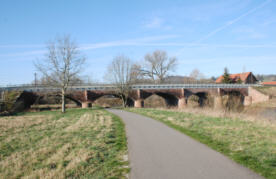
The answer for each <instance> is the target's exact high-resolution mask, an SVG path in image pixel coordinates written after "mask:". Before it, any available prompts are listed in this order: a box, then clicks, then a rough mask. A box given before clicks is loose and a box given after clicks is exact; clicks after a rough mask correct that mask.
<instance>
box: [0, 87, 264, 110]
mask: <svg viewBox="0 0 276 179" xmlns="http://www.w3.org/2000/svg"><path fill="white" fill-rule="evenodd" d="M258 86H261V85H256V84H160V85H156V84H155V85H149V84H146V85H141V84H140V85H132V87H131V91H130V94H129V97H128V100H127V104H128V105H129V106H134V107H143V106H144V100H145V99H146V98H148V97H149V96H151V95H154V94H155V95H158V96H160V97H162V98H163V99H164V100H165V102H166V104H167V105H168V106H178V107H179V108H185V106H186V104H187V101H188V99H189V97H190V96H191V95H196V96H198V97H199V101H198V102H199V104H202V103H203V101H204V100H205V99H206V98H207V96H211V97H213V98H214V107H215V108H219V107H220V106H221V105H222V96H223V95H228V94H239V95H241V96H242V98H243V104H244V105H250V104H252V103H254V102H255V101H262V100H263V101H264V100H267V98H268V99H269V97H267V96H262V94H259V92H257V91H256V90H254V89H253V88H252V87H258ZM12 90H17V91H24V92H25V94H27V93H28V94H29V95H28V96H30V94H33V96H34V97H33V98H32V102H34V103H35V101H38V100H39V98H41V97H43V96H44V95H45V94H53V95H59V93H58V91H59V89H58V88H51V87H44V86H32V85H29V86H10V87H5V88H0V91H2V92H4V91H12ZM106 95H109V96H110V95H112V96H114V97H118V93H117V91H116V87H115V86H113V85H89V86H88V85H87V86H73V87H71V88H70V89H68V92H67V95H66V98H68V99H70V100H72V101H74V102H75V103H76V104H77V105H79V106H82V107H83V108H86V107H90V106H92V103H93V102H95V101H96V100H97V99H98V98H100V97H102V96H106ZM34 98H35V99H36V100H34ZM260 98H263V99H261V100H260Z"/></svg>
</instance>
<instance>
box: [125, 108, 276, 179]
mask: <svg viewBox="0 0 276 179" xmlns="http://www.w3.org/2000/svg"><path fill="white" fill-rule="evenodd" d="M127 110H128V111H131V112H135V113H139V114H142V115H145V116H148V117H151V118H153V119H156V120H158V121H161V122H163V123H165V124H166V125H168V126H170V127H172V128H174V129H176V130H178V131H180V132H183V133H185V134H187V135H189V136H191V137H193V138H195V139H197V140H198V141H200V142H202V143H204V144H207V145H208V146H210V147H211V148H213V149H215V150H217V151H219V152H221V153H223V154H225V155H227V156H228V157H230V158H231V159H233V160H235V161H237V162H238V163H240V164H242V165H244V166H247V167H248V168H251V169H252V170H254V171H256V172H257V173H259V174H261V175H263V176H264V177H267V178H271V179H275V178H276V124H275V123H274V124H273V123H271V124H269V123H267V124H265V123H258V122H253V121H246V120H242V119H229V118H218V117H208V116H203V115H198V114H191V113H185V112H177V111H170V110H160V109H145V108H143V109H141V108H140V109H137V108H129V109H127Z"/></svg>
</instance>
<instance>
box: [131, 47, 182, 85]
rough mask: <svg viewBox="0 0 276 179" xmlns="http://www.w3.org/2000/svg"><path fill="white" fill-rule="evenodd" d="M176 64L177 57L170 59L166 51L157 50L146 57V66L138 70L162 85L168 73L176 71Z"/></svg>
mask: <svg viewBox="0 0 276 179" xmlns="http://www.w3.org/2000/svg"><path fill="white" fill-rule="evenodd" d="M176 62H177V59H176V58H175V57H171V58H169V57H168V55H167V53H166V52H165V51H160V50H156V51H154V52H153V53H152V54H147V55H146V56H145V65H144V67H140V68H139V69H138V70H139V72H140V73H141V74H142V75H143V76H146V77H149V78H151V79H152V80H153V81H156V80H157V82H159V83H162V82H164V80H165V77H166V76H167V75H168V72H170V71H173V70H174V68H175V66H176ZM136 69H137V68H136Z"/></svg>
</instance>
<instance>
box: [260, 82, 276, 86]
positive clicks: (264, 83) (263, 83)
mask: <svg viewBox="0 0 276 179" xmlns="http://www.w3.org/2000/svg"><path fill="white" fill-rule="evenodd" d="M262 85H264V86H276V81H266V82H262Z"/></svg>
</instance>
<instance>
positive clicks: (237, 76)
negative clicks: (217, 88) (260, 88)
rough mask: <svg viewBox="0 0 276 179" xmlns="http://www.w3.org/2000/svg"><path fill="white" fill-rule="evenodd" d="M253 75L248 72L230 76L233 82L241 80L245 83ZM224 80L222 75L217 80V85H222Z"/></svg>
mask: <svg viewBox="0 0 276 179" xmlns="http://www.w3.org/2000/svg"><path fill="white" fill-rule="evenodd" d="M250 74H251V72H246V73H236V74H230V75H229V77H230V78H231V79H232V80H233V81H237V80H238V79H239V78H240V79H241V80H242V81H245V80H246V79H247V78H248V76H249V75H250ZM222 80H223V75H221V76H220V77H219V78H218V79H217V80H216V83H221V82H222Z"/></svg>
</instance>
